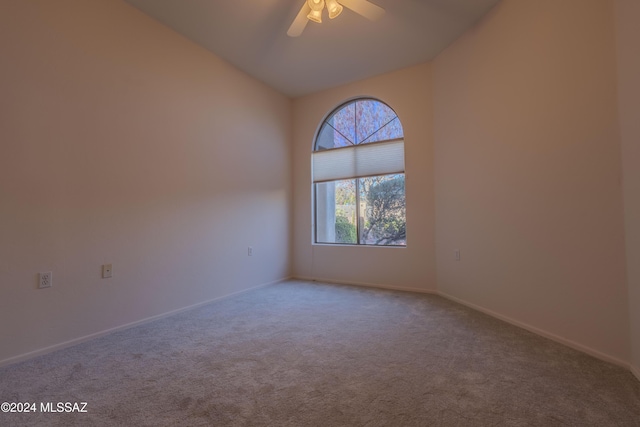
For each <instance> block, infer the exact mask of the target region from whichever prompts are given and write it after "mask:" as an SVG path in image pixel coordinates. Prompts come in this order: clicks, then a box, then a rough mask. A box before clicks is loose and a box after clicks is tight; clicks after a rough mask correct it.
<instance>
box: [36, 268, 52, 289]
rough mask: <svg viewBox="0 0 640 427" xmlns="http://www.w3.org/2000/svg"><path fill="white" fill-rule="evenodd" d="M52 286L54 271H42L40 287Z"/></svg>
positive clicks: (39, 281)
mask: <svg viewBox="0 0 640 427" xmlns="http://www.w3.org/2000/svg"><path fill="white" fill-rule="evenodd" d="M51 286H53V273H52V272H50V271H47V272H44V273H40V276H39V280H38V288H40V289H42V288H50V287H51Z"/></svg>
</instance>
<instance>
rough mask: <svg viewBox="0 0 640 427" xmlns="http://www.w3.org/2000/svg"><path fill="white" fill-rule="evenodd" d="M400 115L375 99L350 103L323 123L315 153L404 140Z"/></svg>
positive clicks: (341, 107) (337, 110) (338, 109)
mask: <svg viewBox="0 0 640 427" xmlns="http://www.w3.org/2000/svg"><path fill="white" fill-rule="evenodd" d="M403 136H404V131H403V129H402V124H400V120H399V119H398V115H397V114H396V113H395V111H393V110H392V109H391V107H389V106H388V105H387V104H385V103H384V102H381V101H378V100H375V99H357V100H355V101H350V102H348V103H346V104H344V105H342V106H340V107H339V108H337V109H336V110H335V111H334V112H333V113H331V114H330V115H329V117H327V119H326V120H325V121H324V123H323V124H322V127H321V128H320V132H319V133H318V138H317V139H316V146H315V148H314V149H315V151H322V150H329V149H332V148H340V147H348V146H352V145H360V144H368V143H371V142H381V141H388V140H393V139H399V138H403Z"/></svg>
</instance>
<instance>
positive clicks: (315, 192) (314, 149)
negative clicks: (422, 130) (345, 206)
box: [311, 97, 408, 248]
mask: <svg viewBox="0 0 640 427" xmlns="http://www.w3.org/2000/svg"><path fill="white" fill-rule="evenodd" d="M359 101H374V102H378V103H381V104H383V105H384V106H385V107H387V108H389V109H390V110H391V111H393V113H394V114H395V117H394V119H392V120H390V121H389V122H387V123H386V124H384V125H383V126H382V127H380V128H379V129H378V130H376V131H375V132H373V133H372V134H371V135H368V136H367V137H366V138H365V139H364V141H366V140H367V139H369V138H371V137H372V136H373V135H375V134H376V133H377V132H378V131H380V130H381V129H383V128H384V127H385V126H387V125H389V124H390V123H391V122H392V121H393V120H398V122H399V123H400V125H401V126H402V122H401V121H400V117H399V116H398V114H397V113H396V111H395V110H394V109H393V108H392V107H391V106H390V105H389V104H387V103H386V102H384V101H382V100H380V99H377V98H373V97H357V98H352V99H349V100H347V101H345V102H343V103H341V104H340V105H338V106H337V107H336V108H334V109H333V110H331V111H330V112H329V113H328V114H327V115H326V116H325V117H324V119H323V120H322V121H321V122H320V125H319V126H318V129H317V131H316V133H315V136H314V139H313V147H312V155H311V161H312V171H313V154H314V153H316V152H322V151H331V150H340V149H348V148H350V147H358V146H364V145H368V146H371V145H375V144H385V143H389V142H390V141H394V140H400V139H401V140H402V144H403V162H405V161H406V155H405V153H404V145H405V140H404V126H402V136H401V137H396V138H391V139H386V140H382V141H374V142H364V143H361V144H360V143H358V144H356V143H354V144H353V145H351V146H349V145H347V146H343V147H334V148H328V149H325V150H318V149H317V148H318V141H319V138H320V135H321V132H322V131H323V129H324V128H325V126H326V125H329V126H331V127H332V128H334V130H335V131H337V132H339V133H340V134H342V132H340V131H339V130H338V129H336V128H335V127H334V126H333V125H331V124H329V123H328V121H329V120H330V119H331V118H332V117H334V116H335V114H336V113H338V112H339V111H341V110H342V109H344V108H346V107H348V106H349V105H351V104H357V103H358V102H359ZM354 107H355V106H354ZM354 120H355V127H356V131H355V132H356V135H357V115H356V116H355V117H354ZM342 135H343V137H344V138H346V139H348V138H347V137H346V136H344V134H342ZM312 174H313V172H312ZM394 175H395V176H400V175H402V177H403V179H404V182H405V185H406V163H405V167H403V170H402V172H394V173H383V174H379V175H364V176H355V177H348V178H341V179H335V180H328V181H320V182H316V181H315V180H314V179H313V176H312V183H311V185H312V193H313V197H312V201H313V206H312V210H313V212H312V214H313V241H312V244H313V245H323V246H354V247H378V248H406V247H407V240H408V239H407V236H406V231H405V238H404V241H405V243H404V244H384V245H376V244H370V243H361V239H362V227H361V224H360V222H361V217H360V214H361V207H360V204H361V203H360V200H361V198H360V192H361V183H360V181H361V180H362V179H366V178H374V177H385V176H394ZM347 180H354V181H355V212H356V224H355V226H356V243H341V242H320V241H319V240H318V185H320V184H327V183H337V182H339V181H347ZM404 198H405V200H404V209H405V215H404V220H405V228H406V221H407V217H406V187H405V189H404Z"/></svg>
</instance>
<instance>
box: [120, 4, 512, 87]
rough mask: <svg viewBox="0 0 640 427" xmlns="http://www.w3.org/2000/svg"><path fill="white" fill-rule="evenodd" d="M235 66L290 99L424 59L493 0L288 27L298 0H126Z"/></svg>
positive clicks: (401, 8)
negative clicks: (294, 30)
mask: <svg viewBox="0 0 640 427" xmlns="http://www.w3.org/2000/svg"><path fill="white" fill-rule="evenodd" d="M126 1H127V2H128V3H130V4H131V5H133V6H135V7H137V8H138V9H140V10H142V11H143V12H145V13H146V14H148V15H150V16H152V17H153V18H155V19H157V20H158V21H160V22H162V23H164V24H165V25H167V26H169V27H171V28H173V29H174V30H175V31H177V32H179V33H181V34H183V35H184V36H186V37H188V38H189V39H191V40H193V41H194V42H196V43H198V44H200V45H202V46H204V47H205V48H207V49H209V50H210V51H212V52H213V53H215V54H216V55H218V56H219V57H221V58H223V59H225V60H226V61H228V62H230V63H231V64H233V65H235V66H236V67H238V68H239V69H241V70H243V71H245V72H246V73H248V74H250V75H252V76H253V77H255V78H257V79H258V80H261V81H263V82H265V83H266V84H268V85H269V86H271V87H273V88H275V89H276V90H278V91H280V92H282V93H284V94H286V95H288V96H291V97H297V96H301V95H306V94H309V93H312V92H315V91H319V90H323V89H327V88H329V87H333V86H337V85H340V84H344V83H348V82H352V81H356V80H360V79H363V78H366V77H371V76H374V75H378V74H382V73H386V72H389V71H393V70H397V69H400V68H404V67H408V66H411V65H416V64H420V63H424V62H427V61H429V60H431V59H433V58H434V57H435V56H436V55H437V54H438V53H439V52H440V51H442V50H443V49H444V48H445V47H447V46H448V45H449V44H450V43H451V42H453V41H454V40H455V39H456V38H458V37H459V36H460V35H461V34H462V33H463V32H464V31H465V30H467V29H468V28H469V27H471V26H472V25H473V24H474V23H475V22H477V21H478V20H479V19H480V18H481V17H482V16H483V15H484V14H485V13H487V12H488V11H489V10H490V9H491V8H492V7H493V6H494V5H495V4H496V3H498V1H500V0H371V1H372V3H375V4H377V5H378V6H381V7H382V8H384V9H385V10H386V11H387V13H386V14H385V15H384V16H383V17H382V19H380V20H379V21H377V22H371V21H368V20H367V19H365V18H363V17H362V16H360V15H357V14H356V13H355V12H353V11H351V10H348V9H347V8H346V7H345V9H344V12H343V13H342V14H341V15H340V16H338V17H337V18H336V19H333V20H330V19H329V18H328V16H327V14H326V10H325V12H324V15H323V23H322V24H316V23H313V22H309V24H308V25H307V28H306V29H305V31H304V33H303V34H302V35H301V36H300V37H297V38H291V37H288V36H287V30H288V28H289V26H290V25H291V22H292V21H293V19H294V18H295V16H296V14H297V13H298V11H299V10H300V8H301V7H302V5H303V4H304V0H126Z"/></svg>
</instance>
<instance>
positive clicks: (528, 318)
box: [433, 0, 637, 365]
mask: <svg viewBox="0 0 640 427" xmlns="http://www.w3.org/2000/svg"><path fill="white" fill-rule="evenodd" d="M613 22H614V20H613V8H612V3H611V2H606V1H583V0H567V1H561V2H558V1H554V0H539V1H535V2H519V1H503V2H501V3H499V4H498V5H497V6H496V7H495V8H494V9H493V10H492V11H491V12H490V14H489V15H488V16H486V17H485V18H484V19H483V20H482V21H481V22H480V23H479V24H477V25H476V27H474V28H473V29H472V30H471V31H468V32H467V33H466V34H465V35H464V36H463V37H461V38H460V39H459V40H458V41H456V42H455V43H454V44H453V45H452V46H450V47H449V48H448V49H446V50H445V51H444V52H442V53H441V54H440V55H439V56H438V57H437V58H436V59H435V61H434V62H433V96H434V133H435V138H434V141H435V142H434V143H435V183H436V224H437V227H436V230H437V231H436V248H437V255H436V256H437V283H438V289H439V291H440V292H442V293H443V294H445V295H449V296H452V297H455V298H456V299H457V300H459V301H462V302H465V303H467V304H469V305H472V306H475V307H476V308H479V309H482V310H483V311H486V312H489V313H492V314H494V315H495V314H496V313H499V317H501V318H503V319H505V320H508V321H511V322H512V323H515V324H518V325H520V326H524V327H526V328H528V329H531V330H534V331H536V332H538V333H541V334H542V335H546V336H548V337H550V338H553V339H556V340H558V341H561V342H564V343H565V344H568V345H570V346H573V347H576V348H579V349H581V350H583V351H586V352H589V353H591V354H593V355H596V356H598V357H600V358H603V359H606V360H609V361H612V362H615V363H618V364H620V365H627V364H628V361H629V307H628V305H627V301H628V295H627V288H626V285H625V275H624V268H625V266H624V262H625V251H624V229H623V218H622V215H621V200H622V189H621V184H620V170H621V164H620V163H621V160H620V144H619V128H618V122H617V120H618V118H617V100H616V68H615V63H616V57H615V41H614V34H615V33H614V28H613ZM636 24H637V21H636ZM455 249H460V251H461V260H460V261H458V262H457V261H455V258H454V256H453V251H454V250H455ZM636 311H637V310H636Z"/></svg>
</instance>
